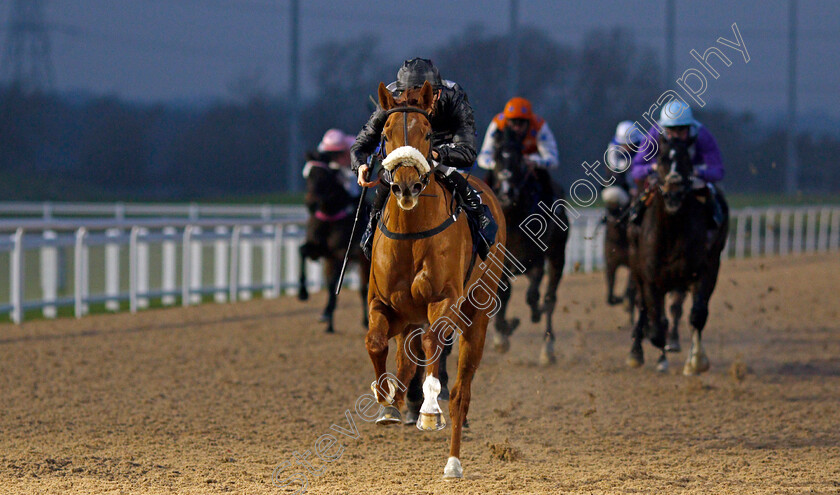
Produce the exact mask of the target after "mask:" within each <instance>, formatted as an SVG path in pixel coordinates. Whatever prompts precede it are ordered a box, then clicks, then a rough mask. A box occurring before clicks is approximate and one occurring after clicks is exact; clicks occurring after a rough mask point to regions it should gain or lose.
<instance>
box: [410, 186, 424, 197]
mask: <svg viewBox="0 0 840 495" xmlns="http://www.w3.org/2000/svg"><path fill="white" fill-rule="evenodd" d="M422 190H423V186H421V185H420V184H414V185H413V186H411V194H413V195H414V196H417V195H418V194H420V191H422Z"/></svg>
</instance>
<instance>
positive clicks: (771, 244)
mask: <svg viewBox="0 0 840 495" xmlns="http://www.w3.org/2000/svg"><path fill="white" fill-rule="evenodd" d="M775 229H776V211H775V210H773V208H768V209H767V211H766V212H764V255H765V256H769V255H773V254H776V246H775V240H774V237H775V235H774V231H775Z"/></svg>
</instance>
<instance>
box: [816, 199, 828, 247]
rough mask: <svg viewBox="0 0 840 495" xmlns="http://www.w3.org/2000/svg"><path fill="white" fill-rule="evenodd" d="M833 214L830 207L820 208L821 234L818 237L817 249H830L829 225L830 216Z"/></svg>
mask: <svg viewBox="0 0 840 495" xmlns="http://www.w3.org/2000/svg"><path fill="white" fill-rule="evenodd" d="M830 216H831V210H829V209H828V208H823V209H822V210H820V235H819V237H818V238H817V250H818V251H827V250H828V227H829V225H830V224H829V217H830Z"/></svg>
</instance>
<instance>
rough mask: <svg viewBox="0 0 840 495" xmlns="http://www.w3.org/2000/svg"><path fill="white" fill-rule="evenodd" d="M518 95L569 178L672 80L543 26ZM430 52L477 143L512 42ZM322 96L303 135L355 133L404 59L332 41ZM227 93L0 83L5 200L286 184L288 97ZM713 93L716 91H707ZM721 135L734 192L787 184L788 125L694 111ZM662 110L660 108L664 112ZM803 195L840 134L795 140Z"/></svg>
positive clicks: (254, 90) (322, 66) (629, 46)
mask: <svg viewBox="0 0 840 495" xmlns="http://www.w3.org/2000/svg"><path fill="white" fill-rule="evenodd" d="M521 46H522V52H521V55H520V59H519V63H520V68H521V70H520V88H521V91H520V95H521V96H525V97H527V98H529V99H531V100H532V101H533V102H534V104H535V110H537V112H538V113H540V114H541V115H542V116H543V117H545V118H546V120H547V121H548V122H549V124H550V125H551V127H552V129H553V130H554V132H555V135H556V136H557V140H558V143H559V146H560V153H561V170H560V171H558V173H557V178H558V179H560V180H561V181H563V182H564V183H566V184H567V185H568V184H570V183H571V181H573V180H574V179H576V178H579V177H581V176H582V174H583V169H582V168H581V167H580V163H581V162H583V161H588V162H590V163H593V162H594V161H595V160H601V161H602V162H603V159H602V154H603V151H604V148H605V146H606V144H607V142H608V141H609V139H610V138H611V137H612V133H613V131H614V129H615V125H616V124H617V122H618V121H620V120H624V119H631V120H639V121H640V122H641V121H642V113H643V112H645V111H646V110H647V109H648V108H649V107H650V106H651V104H653V103H654V102H655V100H656V98H657V97H658V96H659V95H660V94H661V93H662V91H663V90H664V89H665V88H663V87H662V85H661V79H662V77H661V70H660V67H659V65H658V60H657V58H656V56H655V55H654V53H653V52H652V51H650V50H648V49H645V48H644V47H642V46H640V45H639V44H637V43H636V42H635V41H634V39H633V37H632V36H630V35H628V34H627V33H626V32H623V31H621V30H604V31H598V32H593V33H590V34H589V35H587V36H586V37H585V39H584V41H583V43H582V44H581V45H580V46H569V45H564V44H562V43H559V42H557V41H555V40H552V39H551V38H550V37H549V36H548V35H547V34H546V33H544V32H541V31H537V30H528V31H525V32H524V33H523V34H522V38H521ZM406 55H407V57H411V56H415V55H424V56H429V57H430V58H432V59H433V60H434V61H435V63H436V64H437V65H438V66H439V67H440V68H441V72H442V75H443V77H445V78H447V79H452V80H455V81H457V82H458V83H460V84H461V85H462V86H463V87H464V88H465V89H466V90H467V92H468V94H469V97H470V100H471V102H472V104H473V106H474V108H475V112H476V122H477V128H478V129H477V130H478V134H479V136H478V139H479V143H480V140H481V139H482V138H483V135H484V130H485V129H486V126H487V124H488V123H489V121H490V119H491V118H492V116H493V115H494V114H495V113H496V112H498V111H500V110H501V108H502V106H503V104H504V102H505V101H507V99H508V98H509V97H510V96H513V95H508V94H506V87H507V84H506V81H507V79H506V78H507V56H508V51H507V40H506V38H505V37H504V36H501V35H495V34H488V33H485V32H484V31H483V30H482V29H481V28H480V27H473V28H470V29H467V30H466V31H465V32H464V33H462V34H460V35H458V36H456V37H455V38H453V39H450V40H447V41H446V42H445V43H441V44H439V45H436V46H432V47H429V48H428V50H427V51H426V53H421V54H414V53H411V54H406ZM309 60H310V61H311V62H310V63H311V67H312V71H313V72H312V74H311V76H312V78H313V79H314V80H315V81H316V87H315V88H314V89H315V90H316V91H315V94H316V96H315V97H314V98H311V99H308V100H307V101H304V102H301V111H302V114H301V123H302V127H301V130H300V132H301V135H302V139H303V143H304V145H305V146H307V147H311V146H314V145H315V143H317V141H318V139H319V138H320V136H321V134H323V132H324V131H325V130H326V129H327V128H329V127H339V128H342V129H344V130H346V131H351V132H356V131H357V130H358V129H359V128H360V127H361V125H362V124H363V123H364V122H365V120H366V118H367V116H368V115H369V113H370V111H371V108H372V103H371V102H370V99H369V95H375V94H376V87H377V85H378V83H379V81H384V82H386V83H387V82H390V81H391V80H392V79H393V78H394V75H395V73H396V69H397V68H398V67H399V65H400V63H401V60H389V59H388V57H385V56H383V55H382V51H381V49H379V41H378V40H377V39H376V38H374V37H372V36H362V37H359V38H357V39H356V40H353V41H352V42H349V43H347V42H344V43H338V42H328V43H325V44H322V45H320V46H319V47H317V48H316V49H315V50H314V51H313V53H311V54H310V57H309ZM232 86H233V92H234V94H233V96H232V97H231V98H230V99H229V100H227V101H220V102H217V103H214V104H212V105H207V106H203V107H196V108H185V107H183V106H175V105H166V104H159V105H137V104H131V103H128V102H125V101H122V100H120V99H117V98H114V97H102V98H95V99H91V98H88V99H78V98H77V99H72V98H69V97H65V96H56V95H45V94H25V93H22V92H21V91H19V90H17V89H16V88H14V87H11V88H4V89H2V90H0V200H12V199H26V200H118V199H119V200H194V199H195V200H200V199H205V200H206V199H220V198H230V197H237V196H238V197H247V196H249V195H263V194H270V193H276V192H282V191H287V190H288V189H289V181H288V176H289V174H288V173H287V172H286V170H287V167H289V166H291V167H294V168H295V169H300V167H301V166H302V158H301V161H297V162H295V163H292V164H289V163H287V161H288V157H287V155H288V154H287V151H286V146H285V145H286V142H287V135H288V133H287V131H288V129H287V125H288V118H287V115H288V112H287V104H286V102H285V101H284V100H283V98H282V97H280V96H274V95H271V94H269V93H268V92H267V91H265V90H264V89H262V88H260V85H259V81H258V80H256V79H255V80H249V79H243V80H242V81H239V82H238V83H237V84H235V85H232ZM710 99H711V100H712V101H713V100H714V98H713V95H712V97H711V98H710ZM695 111H696V116H697V117H698V118H699V120H701V121H702V122H703V123H704V124H705V125H707V126H708V127H709V128H710V129H711V130H712V132H713V134H714V135H715V136H716V137H717V139H718V141H719V144H720V147H721V150H722V152H723V155H724V160H725V163H726V165H727V178H726V180H725V184H726V187H727V189H728V190H730V191H739V192H759V191H764V192H780V191H781V189H782V180H783V174H784V163H785V149H784V129H783V128H782V125H781V124H780V125H779V127H778V128H775V129H774V128H768V127H766V126H762V125H759V124H758V123H757V121H756V118H755V117H754V116H753V115H752V114H748V113H747V114H735V113H733V112H730V111H727V110H726V109H724V108H719V107H718V108H709V107H707V108H705V109H695ZM657 115H658V114H657ZM798 149H799V156H800V163H801V167H800V170H801V178H800V183H801V185H802V189H803V191H805V192H834V191H836V190H837V188H838V187H840V172H838V169H837V167H836V166H834V160H835V159H836V157H837V156H838V155H840V136H837V135H823V136H813V135H802V136H799V138H798Z"/></svg>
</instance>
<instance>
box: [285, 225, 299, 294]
mask: <svg viewBox="0 0 840 495" xmlns="http://www.w3.org/2000/svg"><path fill="white" fill-rule="evenodd" d="M299 231H300V228H299V227H298V226H297V225H294V224H291V225H289V227H288V234H289V236H288V237H285V238H284V242H283V247H285V249H286V256H285V258H286V267H285V268H286V269H285V275H286V277H285V278H286V290H285V293H286V294H291V295H296V294H297V293H298V280H299V277H300V250H299V249H298V244H297V236H296V235H295V234H297V233H298V232H299Z"/></svg>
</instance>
